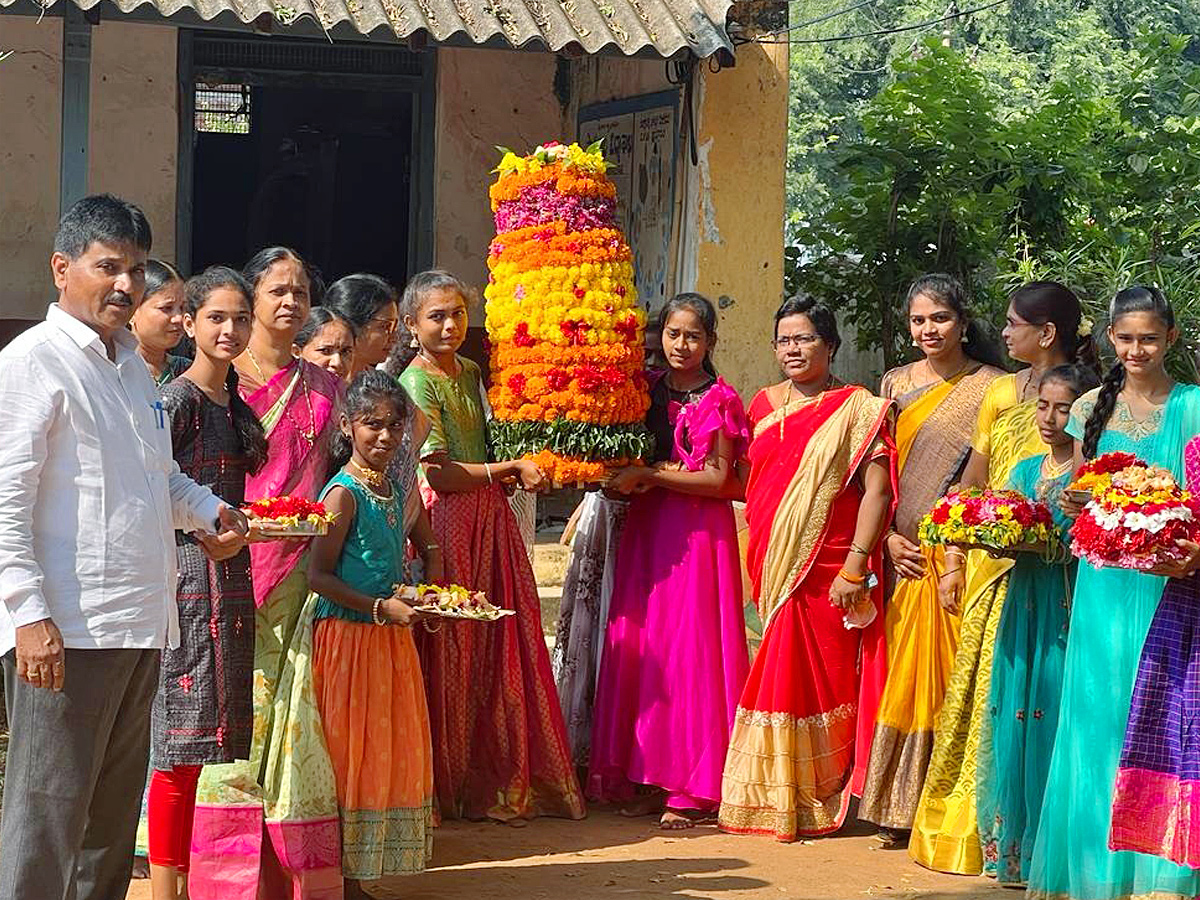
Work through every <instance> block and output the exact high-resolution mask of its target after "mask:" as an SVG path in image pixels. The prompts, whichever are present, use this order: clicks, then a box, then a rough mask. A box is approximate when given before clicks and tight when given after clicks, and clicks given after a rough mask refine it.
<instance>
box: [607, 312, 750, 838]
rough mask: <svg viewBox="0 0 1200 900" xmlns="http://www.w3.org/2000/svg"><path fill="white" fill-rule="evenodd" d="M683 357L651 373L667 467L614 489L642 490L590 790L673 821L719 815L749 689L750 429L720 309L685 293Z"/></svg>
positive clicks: (678, 318) (651, 419)
mask: <svg viewBox="0 0 1200 900" xmlns="http://www.w3.org/2000/svg"><path fill="white" fill-rule="evenodd" d="M660 324H661V330H662V342H663V350H664V352H665V354H666V357H667V361H668V363H669V365H670V368H669V369H668V370H667V371H666V372H662V373H655V375H652V376H651V379H652V385H653V386H652V388H651V407H650V412H649V414H648V416H647V425H648V426H649V428H650V430H651V431H652V432H653V433H654V435H655V438H656V443H657V450H656V453H655V461H654V462H655V464H654V466H653V467H646V466H632V467H629V468H626V469H623V470H621V471H620V472H618V473H617V474H616V475H614V476H613V478H612V479H611V480H610V482H609V485H608V487H609V489H610V490H613V491H616V492H619V493H625V494H634V495H636V496H635V499H634V500H633V501H632V502H631V504H630V508H629V513H628V518H627V520H626V525H625V530H624V533H623V534H622V537H621V541H620V544H619V545H618V548H617V557H616V575H615V586H614V589H613V598H612V605H611V607H610V610H609V617H608V629H607V634H606V636H605V641H604V654H603V656H602V658H601V663H600V677H599V684H598V687H597V692H596V706H595V711H594V714H593V730H592V751H591V769H590V776H589V793H590V795H591V796H592V797H593V798H595V799H600V800H609V801H616V802H624V801H629V800H632V799H633V795H634V793H635V791H636V789H637V786H638V785H645V786H650V787H651V788H654V789H655V790H653V791H652V792H651V793H649V794H646V795H644V802H642V803H639V804H637V806H635V807H629V808H628V810H627V811H629V812H634V811H642V809H641V807H643V806H644V807H645V810H644V811H647V812H648V811H650V810H651V809H657V808H659V807H663V806H665V810H664V812H663V815H662V819H661V824H662V826H663V827H664V828H686V827H688V826H690V825H691V824H692V822H693V821H694V820H695V819H696V818H698V817H703V816H711V815H713V814H714V813H715V812H716V810H717V807H718V805H719V804H720V800H721V770H722V767H723V766H724V763H725V752H726V748H727V746H728V741H729V730H730V728H731V727H732V725H733V714H734V710H735V709H736V707H737V701H738V696H739V695H740V693H741V690H742V686H743V684H744V682H745V680H746V672H747V670H748V668H749V664H748V661H747V653H746V626H745V620H744V618H743V610H742V576H741V566H740V563H739V559H738V543H737V527H736V524H735V521H734V516H733V509H732V506H731V504H730V499H731V498H732V497H736V496H740V495H741V492H742V485H741V481H740V478H739V475H738V472H737V465H738V461H739V460H740V459H741V458H742V456H743V455H744V453H745V450H746V443H747V441H748V439H749V431H748V429H747V424H746V415H745V412H744V410H743V408H742V401H741V398H739V397H738V395H737V392H736V391H734V390H733V388H731V387H730V386H729V385H728V384H726V383H725V382H724V381H723V380H722V379H720V378H718V377H717V376H716V374H715V372H714V371H713V369H712V364H711V362H710V361H709V359H708V353H709V351H710V350H711V348H712V346H713V344H714V343H715V342H716V331H715V328H716V312H715V310H714V309H713V307H712V304H710V303H709V302H708V301H707V300H705V299H704V298H703V297H701V296H699V295H698V294H681V295H679V296H678V297H675V298H674V299H673V300H671V301H670V302H669V303H667V305H666V306H665V307H664V308H663V312H662V315H661V317H660Z"/></svg>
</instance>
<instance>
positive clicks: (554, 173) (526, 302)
mask: <svg viewBox="0 0 1200 900" xmlns="http://www.w3.org/2000/svg"><path fill="white" fill-rule="evenodd" d="M502 152H503V153H504V157H503V159H502V160H501V161H500V165H499V166H497V167H496V170H495V171H496V173H497V174H498V177H497V179H496V182H495V183H494V184H493V185H492V186H491V191H490V194H491V206H492V212H493V214H494V216H495V222H496V237H495V238H494V239H493V240H492V243H491V246H490V247H489V249H488V270H489V272H490V274H489V276H488V286H487V288H486V289H485V291H484V297H485V299H486V312H487V322H486V324H487V334H488V342H489V344H490V348H491V371H492V387H491V389H490V390H489V391H488V400H489V401H490V403H491V406H492V412H493V414H494V417H495V418H494V419H493V420H492V423H491V424H490V426H489V431H490V436H491V439H492V444H493V449H494V452H495V455H496V457H497V458H500V459H512V458H516V457H529V458H533V459H536V460H537V462H538V465H539V466H541V468H542V469H543V471H545V472H546V474H547V475H548V476H549V477H550V478H551V479H552V480H553V481H555V482H558V483H560V484H570V483H579V482H592V481H600V480H603V479H604V478H605V477H606V474H607V471H608V469H609V468H611V467H614V466H618V465H624V464H628V463H629V462H630V461H632V460H638V459H643V458H645V457H646V456H648V455H649V452H650V450H651V440H652V439H651V437H650V435H649V433H648V432H647V431H646V429H645V427H644V425H643V420H644V418H645V415H646V410H647V409H648V408H649V405H650V398H649V394H648V390H647V384H646V380H645V377H644V375H643V372H642V369H643V362H644V349H643V344H642V334H643V331H644V329H645V325H646V314H645V312H644V311H643V310H642V309H641V308H640V306H639V305H638V302H637V290H636V289H635V288H634V284H633V256H632V253H631V252H630V249H629V244H628V243H627V242H626V241H625V238H624V236H623V235H622V234H621V231H620V230H619V229H618V228H617V227H616V194H617V192H616V187H615V186H614V185H613V183H612V182H611V181H610V180H609V179H608V177H607V176H606V175H605V170H606V163H605V161H604V156H603V154H602V153H601V151H600V146H599V144H598V143H597V144H593V145H592V146H590V147H588V148H587V149H584V148H582V147H580V146H579V145H578V144H570V145H564V144H559V143H550V144H543V145H542V146H540V147H538V148H537V149H536V150H534V151H533V152H532V153H530V154H529V155H528V156H518V155H517V154H515V153H513V152H512V151H509V150H502Z"/></svg>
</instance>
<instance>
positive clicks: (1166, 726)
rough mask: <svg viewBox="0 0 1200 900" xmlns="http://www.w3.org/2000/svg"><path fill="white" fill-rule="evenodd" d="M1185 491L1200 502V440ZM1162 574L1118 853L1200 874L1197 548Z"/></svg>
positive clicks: (1127, 752) (1190, 456) (1137, 706)
mask: <svg viewBox="0 0 1200 900" xmlns="http://www.w3.org/2000/svg"><path fill="white" fill-rule="evenodd" d="M1183 464H1184V474H1185V476H1186V478H1187V488H1188V490H1189V491H1191V492H1192V495H1193V496H1200V436H1197V437H1193V438H1192V439H1191V440H1190V441H1188V443H1187V444H1186V446H1185V447H1184V449H1183ZM1179 543H1180V545H1181V548H1182V549H1183V551H1184V552H1185V553H1186V554H1187V557H1186V558H1185V559H1184V560H1181V561H1180V562H1178V563H1175V564H1172V566H1170V567H1169V570H1164V571H1162V572H1161V573H1160V574H1164V575H1166V574H1170V575H1173V576H1175V577H1173V578H1171V579H1170V580H1169V581H1168V582H1167V587H1166V590H1165V591H1164V592H1163V597H1162V600H1161V602H1160V603H1159V605H1158V609H1157V610H1156V611H1155V613H1154V620H1153V621H1152V622H1151V624H1150V631H1149V632H1148V633H1147V635H1146V643H1145V645H1144V646H1143V647H1142V659H1141V662H1140V663H1139V665H1138V674H1137V681H1136V682H1134V687H1133V703H1132V704H1131V706H1130V709H1129V724H1128V725H1127V726H1126V730H1125V744H1124V747H1123V748H1122V750H1121V763H1120V767H1119V768H1118V769H1117V781H1116V787H1115V789H1114V796H1113V810H1112V831H1111V833H1110V836H1109V846H1110V847H1111V848H1112V849H1113V850H1137V851H1139V852H1141V853H1150V854H1153V855H1154V856H1162V857H1165V858H1166V859H1169V860H1171V861H1172V862H1176V863H1179V864H1180V865H1184V866H1190V867H1192V868H1200V736H1198V735H1197V733H1196V723H1197V719H1198V718H1200V574H1197V568H1196V567H1197V563H1198V562H1200V560H1198V558H1197V557H1198V556H1200V546H1198V545H1196V544H1193V543H1191V542H1190V541H1180V542H1179Z"/></svg>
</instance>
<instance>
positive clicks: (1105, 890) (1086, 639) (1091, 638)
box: [1028, 287, 1200, 900]
mask: <svg viewBox="0 0 1200 900" xmlns="http://www.w3.org/2000/svg"><path fill="white" fill-rule="evenodd" d="M1108 336H1109V339H1110V340H1111V341H1112V343H1113V347H1114V348H1115V350H1116V354H1117V360H1118V362H1117V364H1116V365H1115V366H1114V367H1113V368H1112V369H1111V370H1110V371H1109V372H1108V374H1107V375H1105V377H1104V381H1103V384H1102V386H1101V387H1100V388H1099V390H1093V391H1088V392H1087V393H1086V394H1084V395H1083V396H1082V397H1080V398H1079V399H1078V400H1076V401H1075V405H1074V406H1073V407H1072V409H1071V419H1070V422H1069V423H1068V425H1067V432H1068V433H1069V434H1070V435H1071V437H1073V438H1074V439H1075V441H1076V447H1077V448H1078V451H1077V455H1076V462H1080V461H1081V460H1082V459H1092V458H1094V457H1095V456H1097V455H1099V454H1102V453H1110V452H1117V451H1123V452H1126V453H1133V454H1134V455H1136V456H1137V457H1138V458H1140V459H1142V460H1144V461H1145V462H1147V463H1150V464H1151V465H1159V466H1162V467H1164V468H1165V469H1167V470H1169V471H1170V472H1171V473H1172V474H1173V475H1174V476H1175V479H1176V480H1177V481H1182V480H1183V448H1184V444H1186V443H1187V441H1188V440H1189V439H1190V438H1192V437H1193V436H1194V435H1195V434H1197V432H1200V387H1196V386H1194V385H1183V384H1176V383H1175V382H1173V381H1172V380H1171V377H1170V375H1168V374H1167V372H1166V369H1165V367H1164V362H1165V360H1166V355H1167V349H1168V348H1169V347H1170V346H1171V344H1173V343H1174V342H1175V340H1176V339H1177V337H1178V332H1177V331H1176V329H1175V316H1174V313H1173V312H1172V311H1171V307H1170V306H1169V305H1168V304H1167V302H1166V300H1165V299H1164V298H1163V296H1162V294H1161V293H1160V292H1159V291H1157V290H1156V289H1153V288H1143V287H1133V288H1127V289H1126V290H1123V291H1121V292H1120V293H1118V294H1117V296H1116V297H1115V298H1114V299H1113V301H1112V304H1111V306H1110V309H1109V327H1108ZM1063 505H1064V509H1066V511H1067V512H1068V514H1070V515H1072V516H1074V515H1077V514H1078V512H1079V510H1078V507H1074V506H1072V505H1070V504H1069V503H1068V502H1067V501H1065V500H1064V504H1063ZM1163 583H1164V579H1163V578H1162V577H1160V576H1156V575H1151V574H1148V573H1143V572H1138V571H1134V570H1131V569H1115V568H1103V569H1096V568H1093V567H1092V566H1091V565H1090V564H1089V563H1087V562H1086V561H1080V563H1079V575H1078V577H1077V579H1076V582H1075V593H1074V598H1073V605H1072V609H1071V629H1070V632H1069V633H1068V636H1067V653H1066V661H1065V671H1064V674H1063V693H1062V702H1061V705H1060V708H1059V723H1058V735H1057V736H1056V737H1055V741H1054V753H1053V755H1052V756H1051V759H1050V773H1049V775H1048V777H1047V781H1046V793H1045V798H1044V799H1043V802H1042V815H1041V820H1040V821H1039V823H1038V829H1037V839H1036V842H1035V844H1034V849H1033V860H1032V862H1031V864H1030V872H1029V889H1028V896H1029V897H1031V898H1034V900H1043V898H1047V900H1051V898H1052V900H1061V898H1075V900H1118V898H1127V897H1153V898H1154V900H1182V898H1194V897H1196V896H1198V895H1200V873H1198V872H1197V870H1195V869H1190V868H1186V867H1183V866H1178V865H1176V864H1174V863H1172V862H1169V861H1167V860H1165V859H1159V858H1157V857H1153V856H1146V855H1143V854H1140V853H1132V852H1129V851H1122V852H1114V851H1112V850H1110V849H1109V846H1108V842H1109V828H1110V823H1111V818H1112V816H1111V804H1112V791H1113V783H1114V780H1115V778H1116V772H1117V762H1118V758H1119V756H1120V753H1121V745H1122V742H1123V740H1124V737H1125V724H1126V721H1127V720H1128V718H1129V704H1130V699H1131V697H1132V694H1133V681H1134V677H1135V675H1136V673H1137V667H1138V659H1139V656H1140V654H1141V650H1142V644H1143V643H1144V642H1145V639H1146V632H1147V631H1148V630H1149V628H1150V621H1151V619H1152V618H1153V616H1154V611H1155V609H1156V608H1157V607H1158V602H1159V600H1160V599H1161V598H1162V592H1163Z"/></svg>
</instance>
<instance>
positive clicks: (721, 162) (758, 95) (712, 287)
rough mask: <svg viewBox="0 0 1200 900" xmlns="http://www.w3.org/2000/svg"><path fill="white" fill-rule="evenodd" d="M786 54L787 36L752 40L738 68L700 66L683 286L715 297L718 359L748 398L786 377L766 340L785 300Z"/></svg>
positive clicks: (743, 50) (739, 58)
mask: <svg viewBox="0 0 1200 900" xmlns="http://www.w3.org/2000/svg"><path fill="white" fill-rule="evenodd" d="M787 62H788V57H787V46H786V45H782V46H768V45H762V44H745V45H743V46H741V47H739V48H738V52H737V65H736V66H735V67H733V68H731V69H723V70H721V71H720V72H716V73H713V72H710V71H708V70H707V69H702V75H701V80H702V84H701V86H700V91H699V96H698V103H697V105H698V107H699V114H698V116H697V119H698V122H699V134H698V135H697V138H698V140H697V151H698V154H697V155H698V157H699V163H698V165H697V166H696V169H695V170H694V171H693V172H692V173H691V177H690V179H689V181H688V183H687V195H686V197H685V208H686V210H687V213H686V216H687V220H688V224H689V226H690V227H689V229H688V230H687V231H686V232H685V239H684V240H685V243H684V247H683V249H682V252H681V254H680V257H681V264H680V268H681V272H682V278H681V279H680V287H681V289H682V290H689V289H694V290H697V291H699V292H700V293H702V294H704V295H705V296H707V297H710V298H711V299H712V300H713V301H714V302H715V303H717V306H718V312H719V314H720V327H719V329H718V333H719V337H720V340H719V343H718V345H717V351H716V353H715V355H714V361H715V363H716V365H717V368H718V370H719V371H720V372H721V374H722V375H723V376H724V377H725V378H726V380H727V381H729V382H730V384H732V385H733V386H734V387H735V388H737V390H738V391H739V392H740V393H741V395H742V399H743V400H744V401H745V402H746V403H749V402H750V398H751V397H752V396H753V395H754V392H755V391H757V390H758V389H759V388H761V387H763V386H764V385H767V384H772V383H774V382H776V381H779V380H780V377H781V376H780V374H779V369H778V367H777V366H776V364H775V355H774V351H772V349H771V347H770V344H769V341H770V338H771V330H772V320H773V317H774V314H775V310H776V309H777V308H778V307H779V304H780V302H781V301H782V299H783V215H784V167H785V163H786V160H785V154H786V150H787V111H788V103H787V90H788V71H787Z"/></svg>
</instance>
